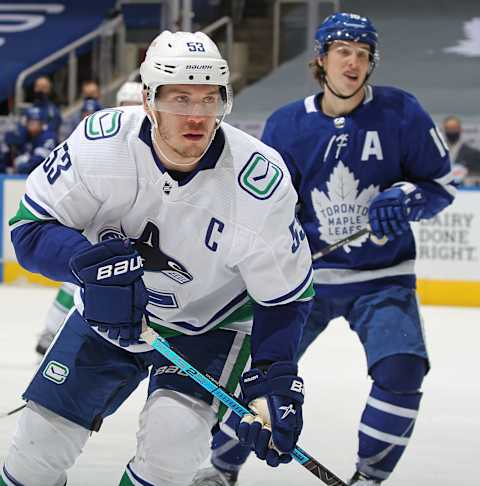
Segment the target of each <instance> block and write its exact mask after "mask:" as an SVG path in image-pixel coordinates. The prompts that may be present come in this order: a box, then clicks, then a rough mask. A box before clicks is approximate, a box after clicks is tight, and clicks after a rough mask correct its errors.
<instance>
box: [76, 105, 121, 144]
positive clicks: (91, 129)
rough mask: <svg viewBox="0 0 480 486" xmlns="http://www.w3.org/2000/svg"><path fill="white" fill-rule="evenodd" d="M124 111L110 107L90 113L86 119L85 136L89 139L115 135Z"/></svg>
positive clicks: (118, 129)
mask: <svg viewBox="0 0 480 486" xmlns="http://www.w3.org/2000/svg"><path fill="white" fill-rule="evenodd" d="M122 115H123V111H122V110H116V109H113V108H108V109H106V110H100V111H97V112H95V113H93V114H92V115H90V116H89V117H88V118H87V119H86V120H85V137H87V138H88V139H89V140H98V139H100V138H110V137H114V136H115V135H116V134H117V133H118V132H119V131H120V126H121V120H122Z"/></svg>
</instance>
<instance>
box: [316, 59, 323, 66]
mask: <svg viewBox="0 0 480 486" xmlns="http://www.w3.org/2000/svg"><path fill="white" fill-rule="evenodd" d="M315 61H316V62H317V64H318V65H319V66H321V67H323V56H317V57H316V58H315Z"/></svg>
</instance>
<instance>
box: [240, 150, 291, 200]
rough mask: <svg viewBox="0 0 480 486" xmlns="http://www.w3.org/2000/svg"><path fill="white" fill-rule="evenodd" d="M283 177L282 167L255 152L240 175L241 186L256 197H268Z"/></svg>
mask: <svg viewBox="0 0 480 486" xmlns="http://www.w3.org/2000/svg"><path fill="white" fill-rule="evenodd" d="M282 179H283V172H282V169H280V167H279V166H278V165H276V164H274V163H273V162H271V161H270V160H268V159H267V158H266V157H265V156H264V155H262V154H261V153H259V152H255V153H254V154H253V155H252V156H251V157H250V159H249V161H248V162H247V163H246V164H245V166H244V167H243V169H242V170H241V172H240V174H239V176H238V182H239V184H240V187H241V188H242V189H243V190H244V191H246V192H248V193H249V194H251V195H252V196H253V197H255V198H256V199H268V198H269V197H270V196H271V195H272V194H273V193H274V192H275V189H276V188H277V187H278V185H279V184H280V181H281V180H282Z"/></svg>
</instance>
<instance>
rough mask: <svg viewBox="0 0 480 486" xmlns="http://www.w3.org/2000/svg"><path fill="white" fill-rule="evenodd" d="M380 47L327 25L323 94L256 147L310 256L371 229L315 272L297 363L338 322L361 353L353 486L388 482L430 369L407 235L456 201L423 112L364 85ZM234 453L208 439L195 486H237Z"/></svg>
mask: <svg viewBox="0 0 480 486" xmlns="http://www.w3.org/2000/svg"><path fill="white" fill-rule="evenodd" d="M377 37H378V36H377V31H376V30H375V27H374V26H373V24H372V22H371V21H370V20H369V19H368V18H365V17H361V16H359V15H355V14H349V13H337V14H334V15H332V16H330V17H328V18H327V19H326V20H325V21H324V22H323V24H322V25H321V26H320V28H319V29H318V31H317V33H316V39H315V44H316V50H317V56H316V57H315V59H314V60H313V61H312V63H311V67H312V68H313V73H314V76H315V78H316V79H317V80H318V81H319V83H320V86H321V87H322V91H321V92H320V93H318V94H316V95H313V96H309V97H307V98H305V99H302V100H300V101H296V102H293V103H290V104H288V105H286V106H284V107H282V108H280V109H279V110H277V111H276V112H275V113H273V114H272V115H271V117H270V118H269V119H268V121H267V123H266V126H265V129H264V133H263V137H262V140H263V141H264V142H265V143H267V144H268V145H270V146H272V147H274V148H275V149H276V150H278V152H279V153H280V154H281V155H282V157H283V159H284V160H285V162H286V163H287V165H288V168H289V170H290V173H291V176H292V179H293V182H294V186H295V187H296V189H297V192H298V193H299V208H298V218H299V220H300V222H301V224H302V226H303V228H304V230H305V232H306V234H307V238H308V240H309V243H310V247H311V249H312V252H313V253H315V252H317V251H319V250H321V249H323V247H325V246H326V245H328V244H331V243H334V242H335V241H338V240H339V239H341V238H343V237H346V236H348V235H351V234H352V233H354V232H356V231H358V230H360V229H362V228H364V227H365V226H366V225H367V224H370V225H371V234H370V236H368V235H365V236H364V237H362V238H359V239H357V240H355V241H354V242H352V243H351V244H350V245H349V246H348V247H344V248H342V249H339V250H337V251H335V252H332V253H330V254H329V255H327V256H326V257H324V258H322V259H318V260H316V261H314V262H313V265H314V285H315V292H316V295H315V298H314V307H313V310H312V313H311V315H310V318H309V321H308V324H307V326H306V328H305V331H304V334H303V338H302V341H301V343H300V351H299V356H301V355H302V354H303V353H304V352H305V351H306V349H307V348H308V346H309V345H310V344H311V343H312V342H313V341H314V340H315V339H316V338H317V336H318V335H319V334H320V333H321V332H322V331H323V330H324V329H325V328H326V327H327V325H328V323H329V322H330V321H331V320H332V319H334V318H336V317H339V316H343V317H344V318H345V319H346V320H347V321H348V323H349V325H350V328H351V329H352V330H353V331H354V332H356V333H357V335H358V337H359V339H360V341H361V343H362V345H363V347H364V350H365V354H366V358H367V365H368V373H369V375H370V377H371V378H372V380H373V384H372V388H371V391H370V395H369V397H368V399H367V403H366V406H365V409H364V411H363V414H362V416H361V421H360V426H359V447H358V462H357V471H356V472H355V474H354V476H353V477H352V479H351V481H350V484H352V485H355V486H373V485H378V484H380V483H382V482H383V481H385V480H386V479H387V478H388V477H389V475H390V473H391V472H392V471H393V470H394V468H395V466H396V465H397V463H398V461H399V459H400V457H401V455H402V454H403V452H404V450H405V448H406V446H407V444H408V441H409V439H410V436H411V434H412V431H413V428H414V424H415V419H416V417H417V413H418V410H419V407H420V400H421V397H422V393H421V391H420V390H421V386H422V382H423V378H424V376H425V374H426V373H427V371H428V369H429V360H428V354H427V350H426V347H425V341H424V336H423V330H422V322H421V317H420V313H419V306H418V302H417V296H416V292H415V271H414V263H415V243H414V238H413V234H412V231H411V229H410V223H411V222H413V221H418V220H420V219H423V218H431V217H432V216H434V215H435V214H437V213H438V212H439V211H441V210H442V209H443V208H445V207H446V206H448V205H449V204H450V203H451V202H452V201H453V198H454V194H455V190H454V188H453V187H452V184H451V182H452V175H451V173H450V161H449V157H448V151H447V148H446V146H445V144H444V142H443V140H442V137H441V136H440V134H439V132H438V130H437V128H436V127H435V125H434V124H433V122H432V120H431V118H430V116H429V115H428V114H427V113H426V112H425V111H424V110H423V108H422V107H421V105H420V103H419V102H418V101H417V100H416V99H415V97H414V96H412V95H411V94H409V93H406V92H404V91H401V90H399V89H396V88H391V87H379V86H378V87H377V86H371V85H369V84H368V83H367V81H368V79H369V76H370V75H371V73H372V71H373V69H374V68H375V65H376V63H377V62H378V59H379V50H378V38H377ZM385 237H388V242H387V243H386V244H383V245H379V244H378V243H381V239H382V238H385ZM318 406H321V403H320V404H319V405H318ZM235 444H236V441H235V439H234V438H233V437H232V436H228V434H226V433H223V432H220V433H218V434H217V435H216V436H215V437H214V440H213V450H212V463H213V466H214V468H210V469H209V470H205V471H201V472H200V473H199V474H198V476H197V479H196V481H195V482H194V485H195V486H229V485H234V484H236V476H237V474H238V470H239V467H240V465H241V463H242V462H243V461H244V460H245V458H246V455H247V454H248V451H247V450H246V449H245V448H242V447H241V446H238V445H236V446H235ZM412 480H413V482H415V480H414V478H412Z"/></svg>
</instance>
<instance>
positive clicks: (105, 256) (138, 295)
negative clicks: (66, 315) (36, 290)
mask: <svg viewBox="0 0 480 486" xmlns="http://www.w3.org/2000/svg"><path fill="white" fill-rule="evenodd" d="M70 268H71V270H72V273H73V275H74V276H75V277H76V278H77V280H78V282H79V284H80V286H81V287H82V288H83V304H84V310H83V317H84V318H85V319H86V320H87V322H88V323H89V324H90V325H91V326H94V327H98V329H99V331H101V332H107V336H108V337H109V338H110V339H119V344H120V346H128V345H129V344H135V343H137V342H138V339H139V337H140V333H141V331H142V317H143V315H144V313H145V312H146V311H145V308H146V306H147V303H148V296H147V290H146V288H145V285H144V284H143V280H142V275H143V263H142V259H141V257H140V255H139V253H138V252H137V251H136V250H135V249H134V248H133V246H132V244H131V243H130V241H129V240H120V239H111V240H106V241H102V242H101V243H97V244H96V245H93V246H92V247H91V248H89V249H88V250H86V251H85V252H83V253H80V254H79V255H75V256H73V257H72V258H71V259H70Z"/></svg>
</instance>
